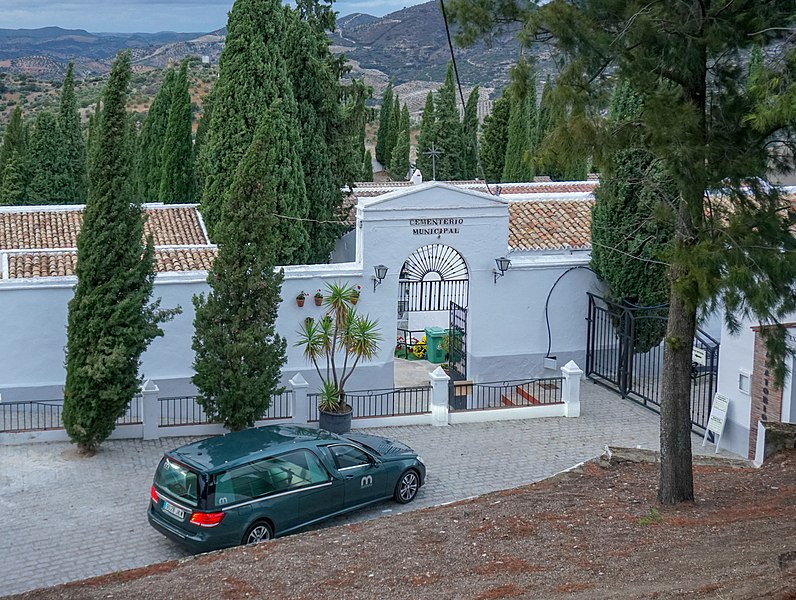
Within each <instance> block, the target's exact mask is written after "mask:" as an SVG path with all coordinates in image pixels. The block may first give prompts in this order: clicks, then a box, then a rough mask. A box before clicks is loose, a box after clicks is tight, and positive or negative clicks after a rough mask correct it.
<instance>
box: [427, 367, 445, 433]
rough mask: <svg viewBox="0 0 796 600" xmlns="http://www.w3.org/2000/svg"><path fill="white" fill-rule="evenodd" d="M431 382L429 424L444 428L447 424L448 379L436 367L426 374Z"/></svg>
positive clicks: (440, 369) (439, 368)
mask: <svg viewBox="0 0 796 600" xmlns="http://www.w3.org/2000/svg"><path fill="white" fill-rule="evenodd" d="M428 376H429V379H430V380H431V424H432V425H435V426H437V427H444V426H446V425H447V424H448V384H449V383H450V379H451V378H450V377H448V374H447V373H446V372H445V371H443V370H442V367H437V368H436V369H435V370H434V371H433V372H431V373H429V374H428Z"/></svg>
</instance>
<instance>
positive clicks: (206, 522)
mask: <svg viewBox="0 0 796 600" xmlns="http://www.w3.org/2000/svg"><path fill="white" fill-rule="evenodd" d="M225 514H226V513H223V512H212V513H204V512H195V513H193V514H192V515H191V523H193V524H194V525H199V527H215V526H216V525H218V524H219V523H221V519H223V518H224V515H225Z"/></svg>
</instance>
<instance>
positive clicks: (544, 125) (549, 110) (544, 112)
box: [536, 75, 553, 175]
mask: <svg viewBox="0 0 796 600" xmlns="http://www.w3.org/2000/svg"><path fill="white" fill-rule="evenodd" d="M552 124H553V84H552V83H551V82H550V75H548V76H547V79H545V82H544V87H543V88H542V98H541V99H540V100H539V119H538V120H537V123H536V147H537V148H538V147H539V146H541V144H542V141H543V140H544V138H545V136H546V135H547V132H548V131H550V127H551V126H552ZM542 171H544V169H542ZM544 174H545V175H546V174H547V173H544Z"/></svg>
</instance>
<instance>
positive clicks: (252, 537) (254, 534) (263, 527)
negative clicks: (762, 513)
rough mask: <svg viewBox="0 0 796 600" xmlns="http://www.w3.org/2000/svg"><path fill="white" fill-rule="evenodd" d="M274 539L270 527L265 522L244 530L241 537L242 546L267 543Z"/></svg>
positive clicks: (258, 522) (259, 522)
mask: <svg viewBox="0 0 796 600" xmlns="http://www.w3.org/2000/svg"><path fill="white" fill-rule="evenodd" d="M273 537H274V531H273V529H271V526H270V525H269V524H268V523H266V522H265V521H257V522H256V523H254V524H252V525H251V527H249V528H248V529H247V530H246V534H245V535H244V536H243V544H244V545H248V544H259V543H260V542H267V541H268V540H270V539H272V538H273Z"/></svg>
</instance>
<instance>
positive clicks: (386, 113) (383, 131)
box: [376, 81, 393, 169]
mask: <svg viewBox="0 0 796 600" xmlns="http://www.w3.org/2000/svg"><path fill="white" fill-rule="evenodd" d="M392 109H393V94H392V81H391V82H390V83H388V84H387V89H385V90H384V96H382V99H381V111H380V112H379V131H378V133H377V134H376V160H377V161H379V162H380V163H381V165H382V166H383V167H384V168H385V169H386V168H387V162H386V160H387V155H388V153H389V151H390V150H392V148H389V147H388V144H389V141H390V127H391V125H392Z"/></svg>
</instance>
